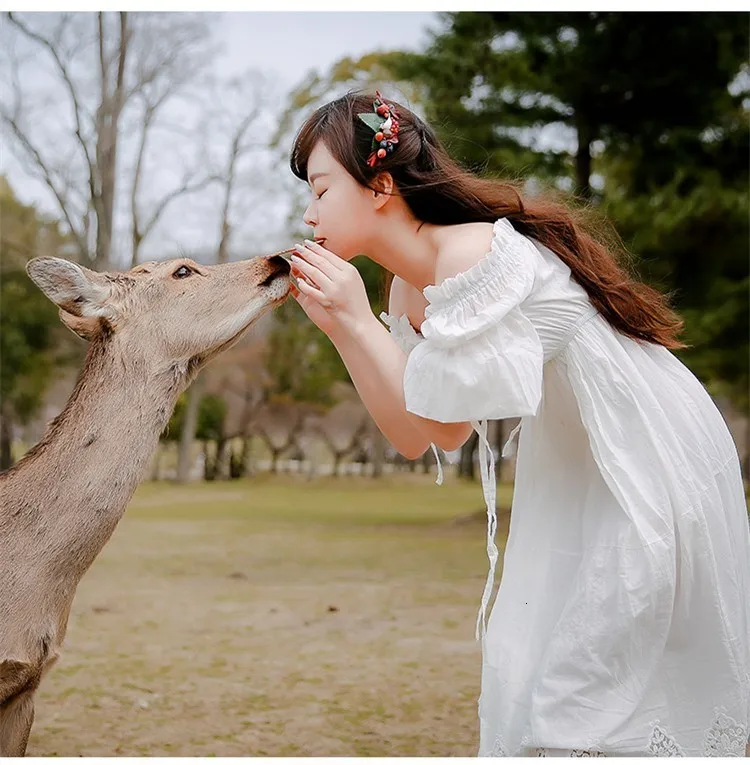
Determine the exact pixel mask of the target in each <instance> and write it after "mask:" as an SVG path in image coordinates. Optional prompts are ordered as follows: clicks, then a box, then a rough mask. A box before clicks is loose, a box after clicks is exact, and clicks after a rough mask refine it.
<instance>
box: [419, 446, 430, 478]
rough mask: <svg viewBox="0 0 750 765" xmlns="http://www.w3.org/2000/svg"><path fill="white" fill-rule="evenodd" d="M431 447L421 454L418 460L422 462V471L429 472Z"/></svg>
mask: <svg viewBox="0 0 750 765" xmlns="http://www.w3.org/2000/svg"><path fill="white" fill-rule="evenodd" d="M432 456H433V455H432V449H428V450H427V451H426V452H425V453H424V454H423V455H422V459H421V460H420V461H421V463H422V472H423V473H429V472H430V468H431V467H432Z"/></svg>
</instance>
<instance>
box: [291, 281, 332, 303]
mask: <svg viewBox="0 0 750 765" xmlns="http://www.w3.org/2000/svg"><path fill="white" fill-rule="evenodd" d="M297 289H298V293H302V294H303V295H305V296H306V297H310V298H312V299H313V300H314V301H315V302H316V303H320V305H322V306H323V307H324V308H328V307H329V306H330V300H328V298H327V297H326V296H325V295H324V294H323V293H322V292H321V291H320V290H319V289H318V288H317V287H314V286H313V285H312V284H309V283H308V282H306V281H305V280H304V279H300V280H299V281H298V282H297ZM295 297H296V296H295Z"/></svg>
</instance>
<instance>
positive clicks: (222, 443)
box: [214, 436, 231, 481]
mask: <svg viewBox="0 0 750 765" xmlns="http://www.w3.org/2000/svg"><path fill="white" fill-rule="evenodd" d="M230 446H231V442H230V441H229V439H228V438H225V437H223V436H222V438H220V439H219V440H218V441H217V442H216V458H215V460H214V477H215V478H216V480H217V481H226V480H227V479H228V478H229V447H230Z"/></svg>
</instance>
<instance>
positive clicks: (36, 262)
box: [26, 258, 111, 331]
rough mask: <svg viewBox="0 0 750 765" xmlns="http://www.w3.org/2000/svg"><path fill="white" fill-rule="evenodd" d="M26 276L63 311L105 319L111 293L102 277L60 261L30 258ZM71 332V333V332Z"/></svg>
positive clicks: (86, 269)
mask: <svg viewBox="0 0 750 765" xmlns="http://www.w3.org/2000/svg"><path fill="white" fill-rule="evenodd" d="M26 273H27V274H28V275H29V276H30V277H31V279H32V281H33V282H34V283H35V284H36V285H37V287H39V289H40V290H41V291H42V292H43V293H44V294H45V295H46V296H47V297H48V298H49V299H50V300H51V301H52V302H53V303H55V304H56V305H57V306H59V307H60V308H62V310H63V311H66V312H67V313H70V314H73V315H74V316H108V315H109V314H110V311H109V310H108V308H107V306H106V302H107V299H108V298H109V296H110V293H111V290H110V287H109V285H108V284H107V282H106V280H105V279H104V277H102V275H101V274H98V273H96V272H95V271H90V270H89V269H88V268H83V266H79V265H78V264H77V263H71V262H70V261H69V260H62V258H33V259H32V260H30V261H29V262H28V263H27V264H26ZM74 331H75V330H74Z"/></svg>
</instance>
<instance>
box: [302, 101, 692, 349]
mask: <svg viewBox="0 0 750 765" xmlns="http://www.w3.org/2000/svg"><path fill="white" fill-rule="evenodd" d="M373 98H374V97H373V96H372V95H368V94H366V93H349V94H347V95H345V96H343V97H342V98H338V99H336V100H335V101H331V102H330V103H327V104H325V105H324V106H321V107H320V108H319V109H317V110H316V111H315V112H314V113H313V114H312V115H311V116H310V117H309V118H308V119H307V121H306V122H305V123H304V125H303V126H302V127H301V128H300V130H299V132H298V133H297V136H296V138H295V142H294V147H293V149H292V153H291V158H290V165H291V168H292V172H293V173H294V174H295V175H296V176H297V177H298V178H300V179H301V180H303V181H307V163H308V160H309V157H310V153H311V152H312V150H313V148H314V147H315V145H316V144H317V143H318V141H320V140H322V141H323V142H324V143H325V145H326V146H327V148H328V150H329V151H330V152H331V154H332V155H333V156H334V158H335V159H336V160H337V161H338V162H339V163H340V164H341V165H342V166H343V167H344V168H345V169H346V171H347V172H348V173H349V174H350V175H351V176H352V177H353V178H354V179H355V180H356V181H357V182H358V183H360V184H361V185H362V186H365V187H368V188H375V187H374V186H373V183H374V182H375V179H376V177H377V176H378V174H379V173H381V172H388V173H390V174H391V175H392V176H393V180H394V183H395V186H396V189H397V193H399V194H400V195H401V196H402V197H403V198H404V201H405V202H406V204H407V205H408V206H409V208H410V209H411V211H412V213H413V214H414V216H415V217H416V218H417V219H418V220H420V221H424V222H426V223H432V224H437V225H451V224H456V223H469V222H476V221H484V222H488V223H494V222H495V221H496V220H497V219H498V218H508V220H509V221H511V223H512V224H513V227H514V228H515V229H516V230H517V231H519V232H520V233H521V234H524V235H526V236H528V237H530V238H531V239H534V240H536V241H537V242H539V243H540V244H543V245H545V246H546V247H548V248H549V249H550V250H552V251H553V252H554V253H555V254H556V255H557V256H558V257H559V258H560V259H561V260H562V261H563V262H564V263H565V264H566V265H567V266H568V267H569V268H570V270H571V272H572V274H573V277H574V278H575V280H576V281H577V282H578V283H579V284H580V285H581V286H582V287H583V288H584V289H585V290H586V292H587V293H588V296H589V299H590V300H591V303H592V304H593V305H594V307H595V308H596V309H597V310H598V311H599V313H600V314H601V315H602V316H604V318H605V319H606V320H607V321H608V322H609V323H610V324H611V325H612V326H613V327H614V328H615V329H617V330H619V331H620V332H622V333H623V334H625V335H628V336H629V337H632V338H635V339H637V340H645V341H647V342H652V343H658V344H660V345H663V346H666V347H667V348H670V349H677V348H683V347H684V344H683V343H681V342H680V341H679V340H678V334H679V332H680V330H681V329H682V324H683V322H682V320H681V319H680V317H679V316H678V315H677V314H676V313H675V312H674V311H673V310H672V309H671V308H670V307H669V303H668V300H667V297H666V296H664V295H662V294H661V293H659V292H658V291H657V290H655V289H653V288H652V287H649V286H648V285H646V284H644V283H642V282H640V281H639V280H638V279H637V278H635V277H633V276H631V275H630V274H629V273H628V271H627V269H626V267H625V266H624V265H623V264H621V263H620V262H618V260H622V261H624V260H625V258H626V257H627V253H626V252H625V250H624V248H623V246H622V244H621V242H620V241H619V238H618V237H617V236H616V235H615V234H614V232H612V231H609V232H607V233H608V235H605V234H604V230H605V226H604V224H603V223H602V222H601V221H600V222H599V225H598V226H596V227H594V226H592V215H591V211H589V210H584V209H576V208H573V207H571V206H569V205H567V204H564V203H562V202H559V201H557V200H555V199H553V198H551V197H534V198H527V199H525V198H524V197H523V195H522V194H521V191H520V184H519V183H516V182H507V181H501V180H497V179H492V178H483V177H481V176H479V175H476V174H474V173H472V172H471V171H469V170H466V169H464V168H462V167H461V166H460V165H458V164H457V163H456V162H454V161H453V160H452V159H451V157H450V155H449V154H448V152H447V151H446V150H445V148H444V147H443V146H442V144H441V143H440V141H439V139H438V137H437V136H436V135H435V132H434V131H433V130H432V128H430V126H429V125H427V124H426V123H425V122H424V121H423V120H421V119H420V118H419V117H418V116H417V115H415V114H414V113H413V112H411V111H410V110H409V109H407V108H406V107H404V106H402V105H400V104H398V103H395V102H391V101H389V103H392V104H393V105H394V107H395V109H396V111H397V113H398V117H399V136H398V137H399V143H398V145H397V147H396V149H395V151H393V152H392V153H391V154H389V155H387V156H386V157H385V158H384V159H382V160H381V161H379V162H378V164H377V166H376V167H375V168H371V167H369V166H368V165H367V157H368V155H369V154H370V147H371V145H372V138H373V133H372V130H371V129H370V128H369V127H367V125H365V124H364V123H363V122H362V121H361V120H360V119H358V117H357V114H359V113H360V112H370V111H372V102H373ZM391 278H392V277H391Z"/></svg>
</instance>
